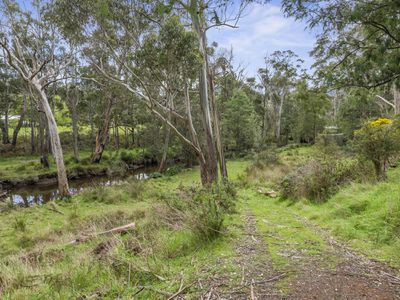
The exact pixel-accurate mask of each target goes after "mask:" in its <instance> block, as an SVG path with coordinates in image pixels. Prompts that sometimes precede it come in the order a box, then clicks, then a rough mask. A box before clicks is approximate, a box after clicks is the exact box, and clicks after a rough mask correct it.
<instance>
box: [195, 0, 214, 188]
mask: <svg viewBox="0 0 400 300" xmlns="http://www.w3.org/2000/svg"><path fill="white" fill-rule="evenodd" d="M190 4H191V5H190V6H191V8H190V16H191V19H192V23H193V28H194V31H195V32H196V34H197V38H198V41H199V50H200V53H201V56H202V62H201V68H200V72H199V92H200V107H201V111H202V122H203V129H204V134H205V136H206V151H205V152H206V155H205V161H206V163H205V164H204V166H200V169H201V170H202V173H203V174H202V182H203V183H204V182H205V183H206V184H207V185H208V184H212V183H213V182H215V181H217V180H218V162H217V153H216V142H215V139H214V135H213V130H212V123H211V111H210V103H209V97H208V82H207V79H208V78H207V73H208V70H207V68H208V63H207V51H206V48H207V42H206V36H205V32H204V29H203V28H202V26H201V24H202V21H201V18H202V16H201V15H202V14H200V13H199V9H201V8H199V7H198V3H197V0H191V1H190Z"/></svg>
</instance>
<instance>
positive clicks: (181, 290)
mask: <svg viewBox="0 0 400 300" xmlns="http://www.w3.org/2000/svg"><path fill="white" fill-rule="evenodd" d="M194 284H195V282H192V283H191V284H188V285H187V286H184V287H182V283H181V287H180V288H179V290H178V291H177V292H176V293H175V294H173V295H171V296H170V297H169V298H168V299H167V300H172V299H175V298H176V297H178V296H179V295H180V294H182V293H183V292H184V291H185V290H187V289H188V288H190V287H191V286H192V285H194Z"/></svg>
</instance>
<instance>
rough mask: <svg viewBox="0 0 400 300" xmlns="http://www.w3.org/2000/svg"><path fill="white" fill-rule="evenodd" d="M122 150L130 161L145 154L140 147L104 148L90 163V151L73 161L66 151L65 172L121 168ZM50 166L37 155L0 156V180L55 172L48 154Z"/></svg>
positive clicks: (141, 157) (83, 152)
mask: <svg viewBox="0 0 400 300" xmlns="http://www.w3.org/2000/svg"><path fill="white" fill-rule="evenodd" d="M121 152H124V153H125V154H126V155H127V156H128V157H129V158H130V160H131V161H133V162H135V161H137V162H138V163H140V161H141V160H143V157H145V156H146V151H144V150H143V149H142V148H134V149H129V150H125V149H124V150H120V151H113V150H106V151H104V154H103V159H102V160H101V162H100V163H99V164H91V163H90V157H91V152H90V151H80V161H79V162H77V161H75V159H74V157H73V155H72V154H71V153H66V154H65V156H64V163H65V165H66V168H67V172H68V173H69V174H72V173H74V172H77V171H80V172H82V171H83V172H84V171H87V172H89V171H91V172H95V171H102V170H103V171H104V170H107V169H110V170H117V169H119V168H121V159H120V153H121ZM49 159H50V168H49V169H46V168H43V167H42V166H41V164H40V159H39V157H38V156H37V155H24V156H1V157H0V180H11V181H16V182H18V181H22V180H27V179H31V180H33V181H37V180H38V176H39V175H46V174H55V173H56V171H57V170H56V165H55V162H54V159H53V158H52V157H51V156H50V157H49Z"/></svg>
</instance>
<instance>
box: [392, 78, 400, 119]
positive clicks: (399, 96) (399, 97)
mask: <svg viewBox="0 0 400 300" xmlns="http://www.w3.org/2000/svg"><path fill="white" fill-rule="evenodd" d="M393 103H394V114H395V115H397V114H400V90H399V88H398V87H397V86H396V84H395V83H393Z"/></svg>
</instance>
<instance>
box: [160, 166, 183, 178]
mask: <svg viewBox="0 0 400 300" xmlns="http://www.w3.org/2000/svg"><path fill="white" fill-rule="evenodd" d="M180 172H182V167H181V166H179V165H175V166H172V167H169V168H168V169H167V170H166V171H165V172H164V175H166V176H174V175H176V174H179V173H180Z"/></svg>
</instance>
